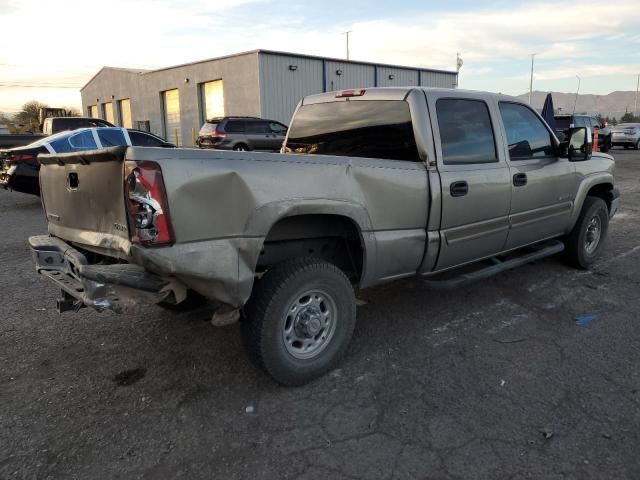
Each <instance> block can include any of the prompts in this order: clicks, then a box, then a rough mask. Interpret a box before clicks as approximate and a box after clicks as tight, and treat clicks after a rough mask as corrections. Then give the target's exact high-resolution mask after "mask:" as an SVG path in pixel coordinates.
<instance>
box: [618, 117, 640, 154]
mask: <svg viewBox="0 0 640 480" xmlns="http://www.w3.org/2000/svg"><path fill="white" fill-rule="evenodd" d="M611 133H612V143H613V146H614V147H617V146H620V147H624V148H630V147H632V148H633V149H634V150H638V148H640V123H621V124H620V125H616V126H615V127H613V128H612V129H611Z"/></svg>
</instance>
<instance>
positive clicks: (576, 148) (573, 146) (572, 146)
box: [559, 127, 591, 162]
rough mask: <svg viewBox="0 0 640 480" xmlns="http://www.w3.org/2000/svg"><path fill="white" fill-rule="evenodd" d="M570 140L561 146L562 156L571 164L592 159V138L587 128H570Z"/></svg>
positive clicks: (568, 135)
mask: <svg viewBox="0 0 640 480" xmlns="http://www.w3.org/2000/svg"><path fill="white" fill-rule="evenodd" d="M567 137H568V139H569V140H567V141H566V142H562V143H561V144H560V148H559V149H560V152H559V154H560V156H561V157H565V158H568V159H569V161H571V162H580V161H583V160H589V159H590V158H591V138H590V137H591V136H590V135H589V132H588V131H587V129H586V128H585V127H574V128H570V129H569V132H568V134H567Z"/></svg>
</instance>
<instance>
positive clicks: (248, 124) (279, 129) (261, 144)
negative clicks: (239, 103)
mask: <svg viewBox="0 0 640 480" xmlns="http://www.w3.org/2000/svg"><path fill="white" fill-rule="evenodd" d="M287 128H288V127H287V126H286V125H283V124H282V123H280V122H276V121H274V120H265V119H263V118H256V117H223V118H212V119H210V120H207V121H206V122H205V124H204V125H202V128H200V132H199V133H198V140H197V141H196V143H197V144H198V146H199V147H200V148H217V149H220V150H239V151H246V150H271V151H278V150H280V147H281V146H282V142H283V141H284V137H285V136H286V134H287Z"/></svg>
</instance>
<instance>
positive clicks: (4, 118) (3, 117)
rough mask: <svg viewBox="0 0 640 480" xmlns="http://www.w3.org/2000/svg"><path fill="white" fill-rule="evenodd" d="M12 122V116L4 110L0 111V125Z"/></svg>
mask: <svg viewBox="0 0 640 480" xmlns="http://www.w3.org/2000/svg"><path fill="white" fill-rule="evenodd" d="M10 123H13V117H12V116H10V115H7V114H6V113H4V112H0V125H9V124H10Z"/></svg>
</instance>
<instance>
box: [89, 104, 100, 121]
mask: <svg viewBox="0 0 640 480" xmlns="http://www.w3.org/2000/svg"><path fill="white" fill-rule="evenodd" d="M87 114H88V115H89V116H90V117H91V118H100V115H99V114H98V105H89V108H88V110H87Z"/></svg>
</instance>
